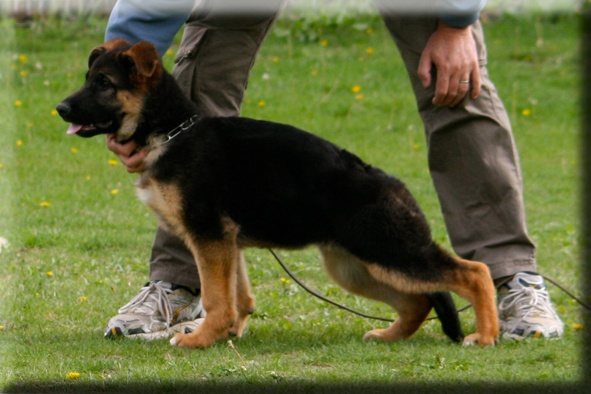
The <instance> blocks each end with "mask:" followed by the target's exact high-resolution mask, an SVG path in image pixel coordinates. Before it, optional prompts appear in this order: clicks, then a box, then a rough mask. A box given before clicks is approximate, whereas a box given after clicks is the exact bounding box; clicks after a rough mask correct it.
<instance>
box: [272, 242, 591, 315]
mask: <svg viewBox="0 0 591 394" xmlns="http://www.w3.org/2000/svg"><path fill="white" fill-rule="evenodd" d="M269 252H271V254H272V255H273V257H275V260H277V262H278V263H279V265H280V266H281V267H282V268H283V270H284V271H285V272H286V273H287V275H289V277H290V278H291V279H293V280H294V282H296V283H297V284H298V285H299V286H300V287H301V288H302V289H304V290H306V291H307V292H308V293H310V294H312V295H313V296H314V297H316V298H319V299H321V300H322V301H324V302H327V303H329V304H331V305H334V306H336V307H337V308H340V309H344V310H346V311H348V312H351V313H353V314H355V315H358V316H361V317H365V318H366V319H373V320H381V321H385V322H393V321H394V320H393V319H386V318H383V317H377V316H371V315H367V314H365V313H363V312H359V311H356V310H354V309H351V308H349V307H348V306H345V305H343V304H339V303H338V302H336V301H333V300H331V299H330V298H327V297H325V296H323V295H322V294H320V293H318V292H316V291H314V290H312V289H310V288H309V287H308V286H306V285H305V284H304V283H303V282H302V281H301V280H300V279H299V278H298V277H297V276H296V275H295V274H294V273H293V272H292V271H291V270H290V269H289V268H288V267H287V265H286V264H285V263H284V262H283V260H282V259H281V257H279V255H278V254H277V253H275V251H274V250H273V249H269ZM540 275H541V274H540ZM541 276H542V277H543V278H544V279H545V280H547V281H548V282H550V283H552V284H553V285H554V286H556V287H558V288H559V289H560V290H562V291H563V292H564V293H565V294H567V295H568V296H570V297H571V298H572V299H573V300H575V301H576V302H578V303H579V304H580V305H581V306H582V307H583V308H585V309H587V310H589V311H591V307H589V305H587V304H585V303H584V302H583V301H581V300H580V299H579V298H578V297H576V296H575V295H574V294H572V293H571V292H569V291H568V290H566V289H565V288H564V287H563V286H561V285H559V284H558V283H556V281H554V280H552V279H550V278H548V277H546V276H544V275H541ZM470 307H471V305H467V306H465V307H463V308H460V309H458V312H462V311H465V310H466V309H468V308H470ZM434 319H437V316H433V317H430V318H428V319H426V320H434Z"/></svg>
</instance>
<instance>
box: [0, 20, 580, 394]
mask: <svg viewBox="0 0 591 394" xmlns="http://www.w3.org/2000/svg"><path fill="white" fill-rule="evenodd" d="M321 22H322V23H321ZM321 22H314V23H312V22H310V21H307V20H302V19H297V18H288V17H285V18H284V19H282V20H281V21H280V22H279V23H278V25H277V26H276V27H275V29H274V31H273V32H272V33H271V35H270V37H269V39H268V40H267V42H266V44H265V46H264V47H263V49H262V52H261V54H260V56H259V58H258V61H257V63H256V65H255V68H254V70H253V73H252V77H251V80H250V84H249V89H248V93H247V99H246V101H245V104H244V107H243V114H244V115H245V116H249V117H255V118H262V119H269V120H274V121H280V122H286V123H290V124H294V125H297V126H299V127H301V128H304V129H307V130H310V131H312V132H315V133H317V134H319V135H321V136H323V137H325V138H328V139H330V140H332V141H334V142H336V143H337V144H339V145H341V146H342V147H345V148H346V149H349V150H351V151H354V152H356V153H358V154H359V155H360V156H361V157H362V158H364V159H365V160H367V161H369V162H371V163H372V164H375V165H378V166H380V167H382V168H384V169H385V170H387V171H388V172H390V173H393V174H396V175H397V176H399V177H400V178H402V179H403V180H404V181H405V182H406V183H407V185H408V186H409V188H410V189H411V191H412V192H413V193H414V194H415V195H416V197H417V199H418V200H419V202H420V203H421V205H422V207H423V209H424V210H425V212H426V214H427V216H428V217H429V220H430V222H431V225H432V227H433V231H434V234H435V237H436V239H437V240H439V241H441V242H442V243H444V244H446V245H447V244H448V240H447V236H446V232H445V227H444V224H443V221H442V218H441V214H440V212H439V206H438V203H437V198H436V195H435V193H434V191H433V188H432V185H431V180H430V178H429V175H428V172H427V167H426V148H425V142H424V136H423V131H422V124H421V122H420V120H419V118H418V115H417V114H416V110H415V104H414V97H413V96H412V93H411V91H410V85H409V83H408V80H407V76H406V74H405V71H404V67H403V65H402V63H401V62H400V60H399V57H398V54H397V52H396V49H395V47H394V45H393V43H392V42H391V40H390V38H389V36H388V34H387V32H386V31H385V29H384V28H383V27H382V25H381V22H380V21H379V19H377V18H376V17H373V16H364V17H360V18H359V19H357V20H355V21H353V20H352V19H351V18H349V19H347V18H346V19H345V20H340V21H339V23H337V24H336V25H338V26H335V23H332V22H331V21H321ZM1 23H2V25H1V26H2V30H1V31H0V33H1V35H2V40H3V43H2V45H1V46H0V64H1V65H2V68H1V70H3V71H2V72H1V73H0V86H1V88H0V90H1V92H0V93H1V95H0V103H1V105H0V117H1V119H2V122H3V123H2V124H3V131H2V132H1V133H0V164H1V168H0V201H2V204H0V237H4V238H7V239H8V240H9V241H10V243H11V246H10V248H8V249H5V250H3V251H2V252H1V253H0V264H2V265H1V266H2V271H3V275H2V279H0V280H1V282H0V285H1V286H2V301H1V304H0V326H2V328H1V329H0V346H1V347H0V356H1V360H2V362H1V365H0V387H4V390H3V391H6V390H10V389H12V390H18V389H19V388H20V389H23V390H24V389H27V391H44V392H49V391H82V392H85V391H89V390H91V389H96V390H105V391H107V390H114V389H115V388H117V387H119V388H121V387H122V386H124V387H126V390H127V391H130V390H132V389H135V388H137V389H138V390H142V391H144V392H155V391H159V390H165V389H166V390H169V391H171V390H178V391H183V390H184V389H189V388H191V387H193V388H194V386H195V385H202V386H203V387H204V388H208V389H216V390H222V389H226V388H228V389H229V388H232V389H233V390H234V391H243V392H249V391H252V390H253V389H254V387H255V386H256V387H258V388H260V387H259V386H260V385H266V386H267V387H268V389H269V390H272V391H280V390H282V389H287V388H288V387H292V388H293V387H295V388H299V389H302V390H307V391H314V390H316V391H321V390H322V389H323V388H324V387H326V386H327V385H329V386H330V385H333V384H341V385H344V387H345V388H350V387H352V386H353V385H370V384H377V385H398V387H402V388H406V390H407V391H412V390H416V389H417V387H418V386H414V385H419V386H422V387H427V388H428V389H430V390H433V391H434V392H437V391H439V390H441V389H442V387H448V386H449V385H452V386H453V385H458V384H460V385H462V386H461V387H464V386H463V385H464V384H476V385H484V386H482V387H485V386H486V387H488V385H490V384H493V383H494V384H508V385H513V384H517V385H523V384H526V385H530V384H542V385H543V386H540V387H539V389H543V388H547V387H550V386H551V385H554V384H567V385H572V384H574V383H575V382H577V381H578V380H579V378H580V368H579V366H580V364H581V360H582V358H581V354H580V351H579V348H580V345H581V343H582V331H581V330H577V329H575V328H574V327H573V326H574V325H575V324H578V323H582V314H581V312H580V310H579V307H578V306H577V304H576V303H575V302H574V301H573V300H571V299H570V297H568V296H566V295H565V294H564V293H562V292H561V291H559V290H558V289H557V288H555V287H553V286H551V285H549V286H550V287H549V289H550V292H551V295H552V297H553V301H554V302H555V304H556V307H557V309H558V311H559V313H560V314H561V316H562V318H563V320H564V322H565V324H566V331H565V337H564V339H563V340H561V341H543V340H529V341H524V342H510V341H502V342H501V343H500V345H499V346H498V347H497V348H495V349H472V348H462V347H459V346H456V345H453V344H451V343H450V342H449V341H448V340H447V339H446V338H445V337H444V336H443V334H441V332H440V328H439V326H438V324H437V322H429V323H427V324H426V325H425V326H424V328H423V329H421V330H420V331H419V332H418V333H417V335H416V336H415V337H414V338H412V339H411V340H409V341H405V342H402V343H395V344H376V343H364V342H363V341H362V340H361V338H362V336H363V333H364V332H365V331H367V330H369V329H371V328H374V327H377V326H381V325H383V323H380V322H375V321H368V320H364V319H362V318H359V317H356V316H353V315H351V314H348V313H346V312H343V311H341V310H337V309H335V308H334V307H331V306H329V305H327V304H324V303H322V302H320V301H318V300H316V299H314V298H311V297H310V296H309V295H308V294H307V293H305V292H304V291H302V290H301V289H299V288H298V287H297V286H296V285H295V284H293V283H291V282H285V281H282V280H281V278H282V277H285V276H286V274H285V273H284V272H283V271H282V270H281V269H280V268H279V266H278V265H277V263H276V262H275V261H274V260H273V259H272V257H271V256H270V254H269V253H268V252H266V251H264V250H263V251H261V250H250V251H248V253H247V260H248V262H249V270H250V277H251V281H252V283H253V287H254V292H255V295H256V296H257V298H258V304H257V311H256V313H255V315H254V316H253V318H252V319H251V322H250V324H249V327H248V329H247V332H246V334H245V336H244V337H243V338H242V339H240V340H236V341H234V344H235V346H236V351H237V352H238V354H239V355H240V356H239V355H238V354H237V353H236V352H235V351H234V350H233V349H231V348H230V347H229V346H228V345H227V344H226V343H223V342H221V343H218V344H217V345H215V346H213V347H212V348H211V349H207V350H205V351H199V350H197V351H196V350H186V349H177V348H174V347H171V346H170V345H169V344H168V342H167V341H156V342H150V343H146V342H135V341H106V340H104V339H103V338H102V330H103V328H104V325H105V323H106V321H107V320H108V319H109V318H110V317H111V316H112V315H113V314H114V313H116V310H117V309H118V308H119V307H120V306H121V305H123V304H124V303H125V302H127V301H128V300H129V299H130V298H131V297H132V296H133V295H135V294H136V293H137V291H138V290H139V288H140V287H141V286H142V284H143V283H144V282H145V281H146V280H147V268H148V267H147V260H148V257H149V247H150V245H151V242H152V237H153V232H154V229H155V220H154V218H153V216H152V215H151V214H150V213H149V212H148V210H147V209H146V208H145V207H144V206H142V205H141V204H140V203H139V202H138V201H137V200H136V199H135V197H134V187H133V183H134V177H133V176H130V175H128V174H127V173H126V172H125V170H124V169H123V167H122V165H121V164H115V165H113V164H110V161H112V160H114V159H115V158H114V156H113V155H112V154H111V153H110V152H109V151H107V150H106V149H105V143H104V139H102V138H94V139H90V140H84V139H78V138H74V137H68V136H66V134H65V131H66V128H67V125H66V124H65V123H63V122H62V121H61V120H60V119H59V117H58V116H55V114H52V109H53V108H54V107H55V105H56V104H57V103H58V102H59V101H60V100H61V99H62V98H64V97H66V96H67V95H68V94H69V93H71V92H72V91H73V90H75V89H76V88H78V87H79V85H80V84H81V83H82V80H83V76H84V73H85V67H86V59H87V55H88V53H89V51H90V50H91V49H92V48H93V47H94V46H95V45H97V44H99V43H100V42H101V41H102V37H103V29H104V21H100V20H99V21H97V20H85V21H82V22H65V21H61V22H60V21H56V20H49V21H46V22H37V23H35V24H34V25H33V26H32V27H31V28H29V29H21V28H17V29H15V28H13V26H12V24H11V22H10V21H7V20H4V21H2V22H1ZM577 25H578V20H577V18H576V17H574V16H547V17H534V16H523V17H519V18H515V17H509V16H505V17H504V18H502V19H501V20H499V21H495V22H490V23H488V24H487V25H486V27H485V32H486V35H487V38H488V44H489V71H490V73H491V75H492V77H493V80H494V81H495V82H496V84H497V88H498V90H499V91H500V94H501V96H502V97H503V98H504V101H505V104H506V107H507V109H508V111H509V114H510V117H511V121H512V123H513V126H514V129H515V135H516V139H517V144H518V147H519V149H520V155H521V158H522V167H523V172H524V179H525V198H526V205H527V213H528V222H529V225H530V231H531V234H532V236H533V237H534V239H535V240H536V242H537V244H538V246H539V252H538V260H539V266H540V271H541V272H542V273H544V274H545V275H547V276H549V277H552V278H554V279H556V280H557V281H559V282H560V283H562V284H564V285H565V286H566V287H567V288H569V289H572V290H573V291H574V292H575V293H578V288H579V284H580V282H581V280H582V278H581V274H582V270H581V268H580V267H579V239H578V237H579V220H578V208H579V207H578V205H579V203H578V201H579V198H578V192H579V185H578V180H579V178H580V169H579V161H580V159H579V152H578V141H579V136H578V126H579V125H578V104H577V103H578V94H579V92H578V82H579V68H578V30H577ZM370 48H371V49H370ZM20 55H24V56H20ZM165 62H166V64H167V66H168V68H170V67H171V65H172V56H171V55H168V56H166V58H165ZM356 85H358V86H360V87H361V91H360V92H359V93H353V92H352V91H351V88H352V87H353V86H356ZM357 94H362V95H363V97H362V98H360V97H356V95H357ZM17 102H18V104H19V105H16V103H17ZM263 103H264V105H263ZM115 163H116V161H115ZM114 191H117V192H114ZM44 203H47V204H44ZM42 205H48V206H42ZM282 255H283V256H284V257H285V259H286V260H287V261H288V263H289V265H290V267H291V268H292V269H293V270H294V271H295V272H297V274H298V275H299V276H301V278H302V279H303V280H304V281H306V283H308V284H310V286H312V287H314V288H316V289H318V290H319V291H321V292H322V293H324V294H327V295H329V296H330V297H332V298H334V299H335V300H337V301H339V302H343V303H346V304H347V305H349V306H352V307H354V308H358V309H361V310H363V311H365V312H368V313H371V314H376V315H381V316H386V317H389V316H391V312H390V310H389V309H388V308H386V307H385V306H382V305H377V304H374V303H371V302H369V301H365V300H361V299H358V298H355V297H352V296H350V295H347V294H345V293H343V292H342V291H341V290H340V289H339V288H338V287H337V286H336V285H335V284H333V283H332V282H329V281H328V280H327V279H326V276H325V275H324V273H323V272H322V269H321V268H320V264H319V263H318V260H319V259H318V254H317V253H316V252H315V251H314V250H306V251H301V252H282ZM459 304H461V305H463V302H462V301H460V302H459ZM462 320H463V324H464V327H465V329H466V330H472V329H473V328H474V325H473V322H474V317H473V313H472V312H471V311H467V312H464V313H463V314H462ZM70 372H77V373H79V374H80V376H79V378H78V379H71V378H68V373H70ZM569 387H570V386H569ZM571 388H572V387H571ZM358 389H359V388H358ZM446 389H447V388H446Z"/></svg>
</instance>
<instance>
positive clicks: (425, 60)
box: [417, 51, 433, 88]
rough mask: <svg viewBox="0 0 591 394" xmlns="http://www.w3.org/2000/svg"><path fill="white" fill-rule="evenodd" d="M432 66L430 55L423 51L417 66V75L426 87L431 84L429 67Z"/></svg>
mask: <svg viewBox="0 0 591 394" xmlns="http://www.w3.org/2000/svg"><path fill="white" fill-rule="evenodd" d="M432 67H433V62H432V60H431V56H429V53H428V52H427V51H424V52H423V54H422V55H421V59H420V60H419V68H418V70H417V76H418V77H419V79H420V80H421V83H422V84H423V87H424V88H427V87H429V86H430V85H431V69H432Z"/></svg>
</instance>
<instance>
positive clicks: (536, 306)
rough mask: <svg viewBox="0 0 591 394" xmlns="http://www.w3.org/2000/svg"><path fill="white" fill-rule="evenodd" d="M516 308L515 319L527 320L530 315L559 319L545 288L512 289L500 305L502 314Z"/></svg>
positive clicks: (526, 287)
mask: <svg viewBox="0 0 591 394" xmlns="http://www.w3.org/2000/svg"><path fill="white" fill-rule="evenodd" d="M513 308H515V311H516V313H515V317H518V318H521V319H525V318H527V317H528V316H530V315H533V316H539V317H549V318H557V316H556V313H555V312H554V309H553V308H552V304H551V302H550V295H549V294H548V291H547V290H546V289H545V288H541V289H540V288H536V287H529V286H524V287H521V288H519V289H510V290H509V293H508V294H507V295H506V296H505V297H504V298H503V299H502V300H501V302H500V303H499V311H500V312H501V313H503V312H505V311H509V310H512V309H513Z"/></svg>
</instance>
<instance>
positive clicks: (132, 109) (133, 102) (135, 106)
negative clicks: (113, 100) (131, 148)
mask: <svg viewBox="0 0 591 394" xmlns="http://www.w3.org/2000/svg"><path fill="white" fill-rule="evenodd" d="M117 100H118V101H119V102H120V103H121V111H122V112H123V113H124V114H125V116H124V117H123V121H122V122H121V127H120V128H119V130H118V131H117V141H125V140H127V139H129V138H130V137H131V136H132V135H133V133H135V130H136V129H137V126H138V123H139V120H140V115H141V113H142V109H143V96H142V95H135V94H133V93H131V92H130V91H128V90H121V91H119V92H117Z"/></svg>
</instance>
